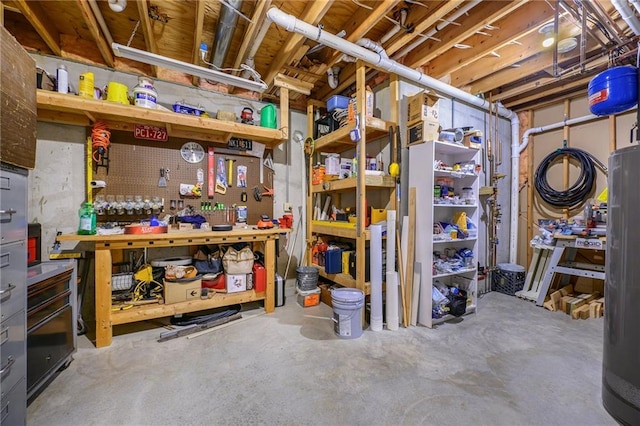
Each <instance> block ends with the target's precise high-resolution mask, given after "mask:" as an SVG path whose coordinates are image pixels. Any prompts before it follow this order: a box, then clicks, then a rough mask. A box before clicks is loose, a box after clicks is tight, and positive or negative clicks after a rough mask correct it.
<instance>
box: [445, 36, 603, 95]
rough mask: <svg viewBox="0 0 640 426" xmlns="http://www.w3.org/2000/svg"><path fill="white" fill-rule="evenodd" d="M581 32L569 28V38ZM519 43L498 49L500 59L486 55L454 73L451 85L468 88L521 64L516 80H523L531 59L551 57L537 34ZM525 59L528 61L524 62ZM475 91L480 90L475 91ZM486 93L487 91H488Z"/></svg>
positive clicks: (539, 68) (549, 60) (492, 86)
mask: <svg viewBox="0 0 640 426" xmlns="http://www.w3.org/2000/svg"><path fill="white" fill-rule="evenodd" d="M579 32H580V29H579V28H576V27H573V26H572V27H570V28H569V30H568V32H567V36H573V35H577V34H578V33H579ZM518 42H519V43H520V44H518V45H513V44H507V45H505V46H504V47H502V48H501V49H499V50H497V49H496V50H497V53H498V54H499V55H500V57H499V58H496V57H493V56H490V55H485V56H484V57H483V58H481V59H478V60H477V61H475V62H474V63H473V64H472V65H471V66H466V67H463V68H460V69H459V70H457V71H456V72H454V73H452V74H451V84H452V85H454V86H456V87H462V86H466V85H469V84H471V83H473V82H477V81H478V80H481V79H483V78H485V77H488V76H491V75H493V74H494V73H496V72H501V71H503V70H508V69H505V68H506V67H508V66H511V65H513V64H516V63H519V64H520V65H521V67H520V68H521V69H520V77H517V78H516V80H517V79H519V78H521V76H523V75H525V72H526V70H525V69H522V67H524V66H527V64H529V59H530V58H533V57H536V56H541V55H545V54H548V55H551V53H550V51H543V52H540V37H539V34H538V33H537V32H534V33H532V34H528V35H526V36H524V37H521V38H520V39H519V40H518ZM591 44H592V45H593V46H595V44H594V42H593V41H591ZM551 58H552V56H549V59H548V60H547V61H548V62H547V64H546V65H544V66H542V67H540V66H539V65H536V66H537V67H538V68H537V70H538V71H539V70H542V69H544V68H545V67H546V66H549V64H551V63H552V59H551ZM525 59H526V60H527V61H526V62H523V61H524V60H525ZM529 65H530V64H529ZM493 83H494V84H492V85H491V88H494V87H498V86H500V85H501V84H495V81H494V82H493ZM474 90H479V89H474ZM484 91H486V89H485V90H484ZM475 93H479V92H475Z"/></svg>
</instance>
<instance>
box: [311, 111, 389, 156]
mask: <svg viewBox="0 0 640 426" xmlns="http://www.w3.org/2000/svg"><path fill="white" fill-rule="evenodd" d="M390 126H395V124H393V123H392V122H390V121H385V120H381V119H379V118H375V117H367V118H366V122H365V132H366V134H367V138H366V140H367V143H368V142H371V141H374V140H376V139H380V138H381V137H383V136H388V135H389V127H390ZM351 130H353V125H346V126H343V127H341V128H339V129H338V130H334V131H333V132H331V133H329V134H328V135H324V136H322V137H321V138H318V139H317V140H316V143H315V147H314V150H315V151H318V152H319V151H330V152H342V151H347V150H349V149H352V148H355V147H356V143H355V142H353V141H352V140H351V137H350V136H349V133H350V132H351Z"/></svg>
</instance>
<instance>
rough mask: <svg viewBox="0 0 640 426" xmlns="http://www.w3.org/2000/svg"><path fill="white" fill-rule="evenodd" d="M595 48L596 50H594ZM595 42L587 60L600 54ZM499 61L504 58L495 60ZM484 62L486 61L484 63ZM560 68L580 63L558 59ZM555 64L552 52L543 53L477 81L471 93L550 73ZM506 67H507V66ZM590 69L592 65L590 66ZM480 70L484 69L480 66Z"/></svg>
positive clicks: (589, 49) (588, 49) (574, 59)
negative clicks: (540, 73)
mask: <svg viewBox="0 0 640 426" xmlns="http://www.w3.org/2000/svg"><path fill="white" fill-rule="evenodd" d="M594 46H595V49H594ZM597 46H598V45H596V44H595V42H594V41H591V46H587V59H589V58H591V57H593V56H594V55H597V54H598V53H599V52H600V48H599V47H597ZM495 59H497V60H498V61H499V60H500V59H502V58H499V59H498V58H495ZM483 62H484V61H483ZM558 62H559V68H560V69H562V68H568V67H570V66H573V65H574V64H576V63H577V62H578V59H577V58H576V57H575V56H574V57H573V58H571V59H566V58H565V59H563V58H562V57H560V58H559V59H558ZM552 64H553V53H552V52H550V51H546V52H542V53H540V54H538V55H535V56H533V57H530V58H528V59H527V60H526V61H523V62H522V63H521V64H520V66H519V67H518V68H503V69H501V70H500V71H498V72H495V73H493V74H490V75H488V76H486V77H485V78H482V79H480V80H477V81H475V82H474V83H473V84H472V85H471V93H473V94H477V93H484V92H487V91H489V90H492V89H494V88H496V87H500V86H505V85H507V84H509V83H511V82H513V81H518V80H521V79H522V78H523V77H525V76H530V75H535V74H537V73H539V72H541V71H545V70H546V71H550V68H551V67H552ZM504 66H507V65H506V64H505V65H504ZM588 66H589V68H590V67H591V66H592V64H589V65H588ZM478 69H480V70H481V69H482V67H481V66H480V67H479V68H478Z"/></svg>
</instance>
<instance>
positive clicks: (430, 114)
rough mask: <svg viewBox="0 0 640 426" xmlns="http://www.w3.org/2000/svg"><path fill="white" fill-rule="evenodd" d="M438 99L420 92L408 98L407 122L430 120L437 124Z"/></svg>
mask: <svg viewBox="0 0 640 426" xmlns="http://www.w3.org/2000/svg"><path fill="white" fill-rule="evenodd" d="M439 100H440V98H439V97H438V96H436V95H435V94H434V93H428V92H424V91H422V92H420V93H417V94H415V95H413V96H409V100H408V102H407V110H408V112H409V114H408V118H407V122H409V123H412V122H414V121H416V120H430V121H435V122H437V121H438V120H439V119H440V118H439V117H440V116H439V107H438V101H439Z"/></svg>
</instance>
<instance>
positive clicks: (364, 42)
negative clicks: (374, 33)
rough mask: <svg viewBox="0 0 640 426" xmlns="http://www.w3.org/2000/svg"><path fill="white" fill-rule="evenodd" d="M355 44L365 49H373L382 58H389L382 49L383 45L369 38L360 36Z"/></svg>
mask: <svg viewBox="0 0 640 426" xmlns="http://www.w3.org/2000/svg"><path fill="white" fill-rule="evenodd" d="M356 44H357V45H358V46H360V47H364V48H365V49H369V50H373V51H374V52H376V53H377V54H378V55H380V56H381V57H382V58H384V59H389V56H388V55H387V52H385V50H384V47H382V46H381V45H380V44H379V43H376V42H375V41H373V40H369V39H368V38H361V39H360V40H358V41H357V42H356Z"/></svg>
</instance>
